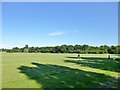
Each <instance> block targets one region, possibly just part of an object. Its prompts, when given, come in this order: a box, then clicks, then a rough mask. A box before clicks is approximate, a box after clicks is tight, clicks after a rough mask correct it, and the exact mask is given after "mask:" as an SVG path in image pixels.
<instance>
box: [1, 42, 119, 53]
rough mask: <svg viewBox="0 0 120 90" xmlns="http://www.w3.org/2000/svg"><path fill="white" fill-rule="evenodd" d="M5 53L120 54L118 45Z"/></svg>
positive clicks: (69, 46) (52, 48)
mask: <svg viewBox="0 0 120 90" xmlns="http://www.w3.org/2000/svg"><path fill="white" fill-rule="evenodd" d="M2 50H3V51H6V52H24V51H27V50H28V52H29V53H81V54H108V53H109V54H120V45H118V46H107V45H102V46H99V47H97V46H89V45H85V44H84V45H74V46H73V45H61V46H54V47H28V45H25V47H23V48H18V47H14V48H12V49H2Z"/></svg>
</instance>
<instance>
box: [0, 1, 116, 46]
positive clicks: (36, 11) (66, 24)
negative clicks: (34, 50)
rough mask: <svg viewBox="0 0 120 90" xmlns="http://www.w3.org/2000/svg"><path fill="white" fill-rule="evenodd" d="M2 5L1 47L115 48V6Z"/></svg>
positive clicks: (99, 4) (68, 4)
mask: <svg viewBox="0 0 120 90" xmlns="http://www.w3.org/2000/svg"><path fill="white" fill-rule="evenodd" d="M2 5H3V6H2V12H3V13H2V26H3V27H2V28H3V29H2V36H3V38H2V44H3V45H2V47H5V48H12V47H15V46H18V47H23V46H24V45H25V44H28V45H29V46H56V45H62V44H72V45H75V44H81V45H83V44H88V45H94V46H96V45H98V46H99V45H104V44H106V45H117V44H118V22H117V21H118V6H117V2H116V3H115V2H111V3H109V2H108V3H105V2H103V3H100V2H99V3H98V2H96V3H95V2H89V3H83V2H80V3H68V2H67V3H53V2H50V3H42V2H39V3H33V2H32V3H28V2H26V3H25V2H24V3H20V2H19V3H17V2H16V3H15V2H14V3H13V2H11V3H10V2H9V3H8V2H7V3H5V2H4V3H3V4H2Z"/></svg>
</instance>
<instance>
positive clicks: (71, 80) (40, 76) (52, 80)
mask: <svg viewBox="0 0 120 90" xmlns="http://www.w3.org/2000/svg"><path fill="white" fill-rule="evenodd" d="M32 64H33V65H36V66H37V67H28V66H21V67H19V68H18V69H19V70H20V73H24V74H25V75H27V76H28V77H29V78H30V79H33V80H35V81H36V82H37V83H39V84H42V85H43V87H42V88H97V87H105V86H106V83H105V81H107V80H109V79H114V78H113V77H110V76H106V75H104V74H98V73H93V72H87V71H82V70H78V69H72V68H69V67H64V66H58V65H50V64H40V63H32ZM116 88H117V85H116Z"/></svg>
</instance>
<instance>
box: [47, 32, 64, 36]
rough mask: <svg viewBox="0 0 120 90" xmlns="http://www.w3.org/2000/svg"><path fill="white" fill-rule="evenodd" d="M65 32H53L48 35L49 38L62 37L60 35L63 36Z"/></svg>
mask: <svg viewBox="0 0 120 90" xmlns="http://www.w3.org/2000/svg"><path fill="white" fill-rule="evenodd" d="M63 34H64V32H51V33H49V34H48V36H60V35H63Z"/></svg>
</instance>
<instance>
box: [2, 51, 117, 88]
mask: <svg viewBox="0 0 120 90" xmlns="http://www.w3.org/2000/svg"><path fill="white" fill-rule="evenodd" d="M81 56H82V58H81V59H78V58H76V57H77V54H36V53H31V54H30V53H3V54H2V60H3V61H2V70H3V73H2V87H3V88H43V89H44V88H93V87H94V88H95V87H100V88H104V87H107V86H108V85H109V82H111V81H112V80H117V78H118V72H119V69H118V65H119V62H118V61H114V60H108V59H107V54H82V55H81ZM111 57H112V58H115V57H118V56H117V55H111ZM111 87H113V88H117V87H118V84H117V82H116V83H113V85H111Z"/></svg>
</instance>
